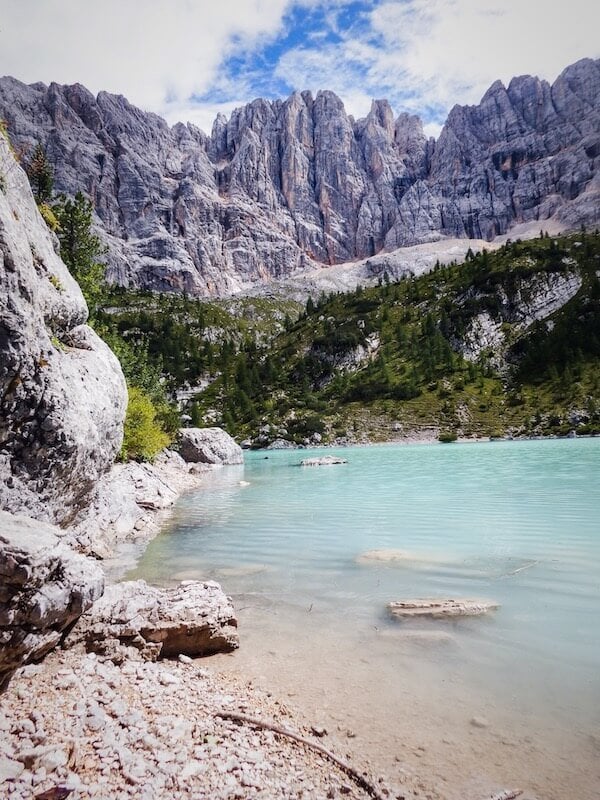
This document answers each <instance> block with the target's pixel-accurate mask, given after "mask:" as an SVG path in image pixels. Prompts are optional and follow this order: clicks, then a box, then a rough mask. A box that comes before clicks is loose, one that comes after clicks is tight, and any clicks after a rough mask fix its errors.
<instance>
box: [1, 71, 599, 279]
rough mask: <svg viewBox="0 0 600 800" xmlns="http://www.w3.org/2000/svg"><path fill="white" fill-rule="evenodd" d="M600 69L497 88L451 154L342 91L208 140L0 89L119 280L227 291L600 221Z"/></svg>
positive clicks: (134, 116) (13, 119)
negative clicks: (321, 269)
mask: <svg viewBox="0 0 600 800" xmlns="http://www.w3.org/2000/svg"><path fill="white" fill-rule="evenodd" d="M599 89H600V62H598V61H593V60H590V59H586V60H583V61H580V62H578V63H577V64H574V65H572V66H571V67H568V68H567V69H566V70H565V71H564V72H563V73H562V75H560V77H559V78H558V79H557V80H556V81H555V83H554V84H553V85H552V86H550V85H549V84H548V83H547V82H546V81H540V80H538V79H537V78H533V77H530V76H523V77H519V78H515V79H514V80H512V81H511V82H510V84H509V86H508V87H506V88H505V87H504V86H503V85H502V84H501V83H500V82H496V83H495V84H494V85H493V86H492V87H491V88H490V89H489V90H488V92H487V93H486V94H485V96H484V98H483V99H482V101H481V103H480V105H478V106H472V107H461V106H456V107H455V108H453V109H452V111H451V112H450V115H449V117H448V120H447V122H446V125H445V126H444V129H443V130H442V133H441V135H440V137H439V139H438V140H437V141H435V142H434V141H433V140H427V139H426V137H425V135H424V134H423V128H422V125H421V122H420V120H419V119H418V118H417V117H413V116H409V115H407V114H400V116H399V117H398V118H397V119H394V116H393V113H392V110H391V108H390V106H389V105H388V103H387V102H386V101H384V100H378V101H374V102H373V106H372V109H371V112H370V113H369V115H368V116H367V117H366V118H365V119H362V120H358V121H354V120H353V119H352V117H349V116H348V115H347V114H346V112H345V110H344V107H343V104H342V102H341V101H340V99H339V98H338V97H336V96H335V95H334V94H333V93H332V92H328V91H322V92H319V93H318V94H317V96H316V97H313V96H312V95H311V93H310V92H302V93H299V92H297V93H295V94H293V95H292V96H291V97H289V98H288V99H287V100H285V101H280V100H276V101H267V100H262V99H258V100H255V101H253V102H252V103H250V104H248V105H247V106H244V107H243V108H240V109H237V110H236V111H234V112H233V114H232V115H231V118H230V119H229V120H226V119H225V118H224V117H222V116H219V117H218V118H217V120H216V121H215V124H214V126H213V130H212V133H211V135H210V136H207V135H205V134H204V133H203V132H202V131H200V130H199V129H198V128H196V127H194V126H193V125H183V124H178V125H175V126H174V127H173V128H169V127H168V125H167V124H166V123H165V122H164V121H163V120H162V119H160V118H159V117H157V116H156V115H154V114H148V113H144V112H142V111H140V110H139V109H137V108H135V107H133V106H132V105H130V104H129V103H128V102H127V100H126V99H125V98H123V97H120V96H114V95H110V94H107V93H106V92H101V93H100V94H99V95H98V96H97V97H94V96H93V95H92V94H90V92H88V91H87V90H86V89H85V88H84V87H82V86H80V85H77V84H76V85H74V86H59V85H58V84H54V83H53V84H51V85H50V86H49V87H47V86H45V85H43V84H34V85H32V86H26V85H24V84H22V83H20V82H18V81H16V80H14V79H12V78H4V79H2V80H0V117H4V118H5V119H6V121H7V124H8V128H9V132H10V136H11V139H12V140H13V142H14V143H15V144H16V145H17V146H18V147H21V148H24V149H25V150H29V151H32V149H33V147H34V145H35V143H36V142H38V141H40V142H41V143H42V144H43V145H44V147H45V149H46V152H47V155H48V157H49V159H50V161H51V162H52V164H53V166H54V168H55V186H56V189H57V190H58V191H63V192H66V193H68V194H74V193H75V192H76V191H78V190H82V191H84V192H85V193H87V194H88V195H89V196H91V197H92V199H93V201H94V205H95V209H96V214H97V219H98V223H99V225H100V226H101V228H102V229H103V232H104V237H105V239H106V241H107V242H108V245H109V248H110V255H109V277H110V278H111V280H113V281H115V282H118V283H122V284H128V285H132V286H140V287H148V288H152V289H157V290H164V291H170V290H175V291H182V290H186V291H187V292H190V293H195V294H203V295H215V294H223V293H227V292H232V291H235V290H238V289H241V288H244V287H247V286H248V285H250V284H253V283H256V282H259V281H269V280H271V279H272V278H274V277H281V276H286V275H289V274H292V273H294V272H297V271H300V270H302V269H305V268H310V267H314V266H315V265H319V264H333V263H340V262H345V261H349V260H353V259H357V258H364V257H368V256H371V255H373V254H375V253H378V252H380V251H382V250H384V249H387V250H391V249H394V248H397V247H401V246H407V245H413V244H417V243H421V242H430V241H435V240H438V239H440V238H441V237H445V236H453V237H470V238H483V239H490V238H492V237H494V236H496V235H498V234H503V233H505V232H507V231H508V230H509V229H510V228H511V226H513V225H515V224H518V223H522V222H530V221H535V220H545V219H547V218H549V217H554V218H556V219H557V220H558V221H559V223H560V224H561V225H563V226H565V227H574V226H577V225H578V224H580V223H581V222H585V223H588V224H589V223H592V224H593V223H596V222H598V220H599V215H600V211H599V208H600V202H599V184H600V178H598V174H597V158H598V154H599V153H600V137H599V133H598V130H599V118H600V106H599V103H598V97H599Z"/></svg>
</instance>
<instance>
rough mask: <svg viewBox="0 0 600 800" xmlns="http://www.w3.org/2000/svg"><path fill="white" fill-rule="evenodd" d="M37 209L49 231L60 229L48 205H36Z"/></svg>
mask: <svg viewBox="0 0 600 800" xmlns="http://www.w3.org/2000/svg"><path fill="white" fill-rule="evenodd" d="M38 209H39V212H40V214H41V215H42V217H43V218H44V222H45V223H46V225H47V226H48V227H49V228H50V230H51V231H57V230H58V229H59V228H60V224H59V222H58V220H57V218H56V214H55V213H54V211H53V210H52V208H51V207H50V206H49V205H48V203H40V204H39V205H38Z"/></svg>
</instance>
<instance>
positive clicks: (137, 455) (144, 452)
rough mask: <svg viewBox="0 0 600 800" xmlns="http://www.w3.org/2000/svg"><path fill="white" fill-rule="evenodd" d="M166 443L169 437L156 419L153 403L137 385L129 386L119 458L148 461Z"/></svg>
mask: <svg viewBox="0 0 600 800" xmlns="http://www.w3.org/2000/svg"><path fill="white" fill-rule="evenodd" d="M168 444H170V437H169V435H168V434H167V433H165V431H164V430H163V428H162V427H161V425H160V422H159V421H158V420H157V410H156V408H155V406H154V403H153V402H152V400H151V399H150V398H149V397H148V395H146V394H145V393H144V392H143V391H142V390H141V389H139V388H138V387H137V386H130V387H129V402H128V404H127V414H126V416H125V430H124V435H123V447H122V448H121V459H122V460H123V461H130V460H134V461H150V460H151V459H152V458H154V456H155V455H156V454H157V453H158V452H159V451H160V450H162V449H163V448H165V447H166V446H167V445H168Z"/></svg>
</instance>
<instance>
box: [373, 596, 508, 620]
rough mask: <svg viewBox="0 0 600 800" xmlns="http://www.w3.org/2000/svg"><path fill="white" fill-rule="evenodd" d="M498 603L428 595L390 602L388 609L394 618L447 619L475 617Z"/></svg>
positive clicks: (490, 609) (494, 607) (497, 605)
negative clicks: (444, 598) (445, 598)
mask: <svg viewBox="0 0 600 800" xmlns="http://www.w3.org/2000/svg"><path fill="white" fill-rule="evenodd" d="M498 607H499V604H498V603H493V602H490V601H489V600H467V599H459V600H449V599H448V600H439V599H436V598H431V597H426V598H419V599H415V600H396V601H393V602H391V603H388V606H387V608H388V611H389V612H390V615H391V616H392V617H393V618H394V619H415V618H419V617H426V618H429V619H447V618H449V617H475V616H480V615H482V614H487V613H488V611H493V610H494V609H496V608H498Z"/></svg>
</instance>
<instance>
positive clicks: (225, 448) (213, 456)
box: [178, 428, 244, 464]
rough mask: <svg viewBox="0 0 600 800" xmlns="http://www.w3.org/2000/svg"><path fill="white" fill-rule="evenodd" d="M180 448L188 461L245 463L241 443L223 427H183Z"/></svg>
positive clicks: (180, 451)
mask: <svg viewBox="0 0 600 800" xmlns="http://www.w3.org/2000/svg"><path fill="white" fill-rule="evenodd" d="M178 448H179V453H180V455H181V457H182V458H183V459H184V460H185V461H188V462H199V463H202V464H243V463H244V453H243V452H242V448H241V447H240V446H239V444H236V442H235V441H234V439H232V438H231V436H230V435H229V434H228V433H226V431H224V430H223V429H222V428H181V429H180V431H179V438H178Z"/></svg>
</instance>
